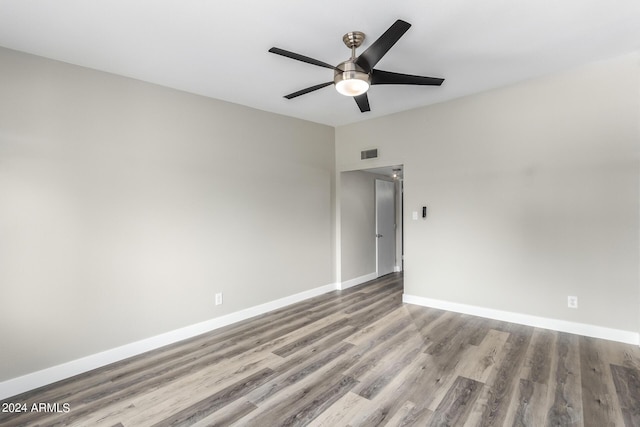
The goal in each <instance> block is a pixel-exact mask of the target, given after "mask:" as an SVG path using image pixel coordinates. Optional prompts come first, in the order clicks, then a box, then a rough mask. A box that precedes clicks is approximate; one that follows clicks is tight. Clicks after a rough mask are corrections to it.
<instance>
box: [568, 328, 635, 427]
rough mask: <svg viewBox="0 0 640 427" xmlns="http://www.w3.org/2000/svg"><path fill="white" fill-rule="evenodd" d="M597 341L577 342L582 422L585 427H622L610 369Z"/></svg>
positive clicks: (584, 340) (584, 339)
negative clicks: (583, 421)
mask: <svg viewBox="0 0 640 427" xmlns="http://www.w3.org/2000/svg"><path fill="white" fill-rule="evenodd" d="M601 346H602V343H601V342H599V340H596V339H594V338H588V337H580V338H579V352H580V373H581V391H582V406H583V418H584V420H585V426H593V427H605V426H622V425H624V420H623V418H622V411H621V408H620V406H619V403H618V396H617V394H616V390H615V385H614V384H613V378H612V376H611V369H610V367H609V364H608V363H607V361H606V359H605V354H606V353H605V352H603V351H602V347H601Z"/></svg>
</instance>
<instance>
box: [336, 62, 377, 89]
mask: <svg viewBox="0 0 640 427" xmlns="http://www.w3.org/2000/svg"><path fill="white" fill-rule="evenodd" d="M337 68H338V69H337V70H336V71H335V74H334V76H333V82H334V83H335V84H336V90H337V91H338V93H340V94H341V95H344V96H359V95H362V94H363V93H365V92H366V91H368V90H369V85H370V77H369V74H368V73H365V72H364V70H363V69H361V68H360V67H358V66H357V65H356V64H355V63H354V62H352V61H346V62H343V63H342V64H340V65H339V66H338V67H337ZM342 70H344V71H342Z"/></svg>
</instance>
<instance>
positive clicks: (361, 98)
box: [353, 92, 371, 113]
mask: <svg viewBox="0 0 640 427" xmlns="http://www.w3.org/2000/svg"><path fill="white" fill-rule="evenodd" d="M353 99H355V100H356V104H358V108H360V112H361V113H365V112H367V111H371V108H369V97H368V96H367V92H365V93H363V94H362V95H358V96H354V97H353Z"/></svg>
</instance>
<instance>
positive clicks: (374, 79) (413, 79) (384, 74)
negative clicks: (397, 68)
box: [371, 69, 444, 86]
mask: <svg viewBox="0 0 640 427" xmlns="http://www.w3.org/2000/svg"><path fill="white" fill-rule="evenodd" d="M442 82H444V79H440V78H437V77H424V76H413V75H411V74H400V73H393V72H391V71H382V70H375V69H374V70H373V71H372V72H371V84H372V85H428V86H440V85H441V84H442Z"/></svg>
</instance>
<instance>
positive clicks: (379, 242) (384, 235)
mask: <svg viewBox="0 0 640 427" xmlns="http://www.w3.org/2000/svg"><path fill="white" fill-rule="evenodd" d="M394 193H395V184H394V183H393V182H390V181H383V180H381V179H376V258H377V263H376V272H377V275H378V277H380V276H384V275H385V274H389V273H393V271H394V267H395V263H396V224H395V200H394V199H395V197H394V195H395V194H394Z"/></svg>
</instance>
